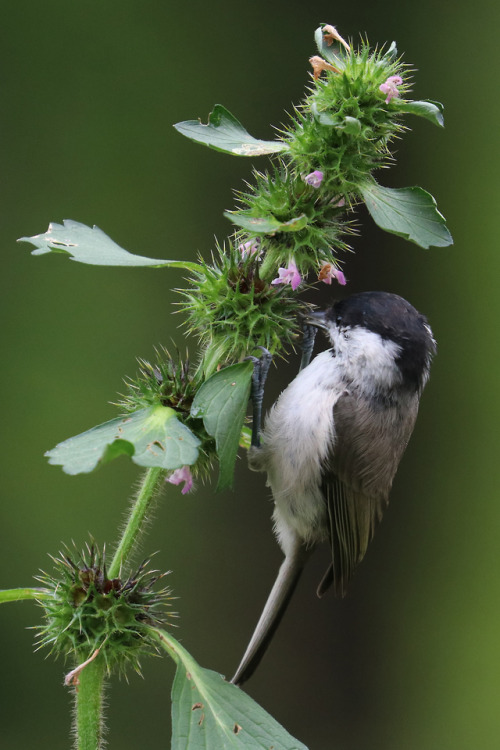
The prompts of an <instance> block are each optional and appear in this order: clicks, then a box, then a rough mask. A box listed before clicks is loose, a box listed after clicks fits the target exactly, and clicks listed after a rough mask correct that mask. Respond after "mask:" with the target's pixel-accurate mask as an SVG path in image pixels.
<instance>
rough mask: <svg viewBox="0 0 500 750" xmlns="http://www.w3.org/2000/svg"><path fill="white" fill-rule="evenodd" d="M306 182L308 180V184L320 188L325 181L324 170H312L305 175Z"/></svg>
mask: <svg viewBox="0 0 500 750" xmlns="http://www.w3.org/2000/svg"><path fill="white" fill-rule="evenodd" d="M304 182H307V184H308V185H310V186H311V187H313V188H319V186H320V185H321V183H322V182H323V172H320V171H319V169H316V170H315V171H314V172H311V173H310V174H308V175H306V176H305V177H304Z"/></svg>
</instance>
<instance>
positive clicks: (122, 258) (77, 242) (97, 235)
mask: <svg viewBox="0 0 500 750" xmlns="http://www.w3.org/2000/svg"><path fill="white" fill-rule="evenodd" d="M18 242H31V244H32V245H35V247H36V250H33V251H32V255H44V254H45V253H50V252H52V253H65V254H66V255H69V257H70V258H71V260H76V261H78V262H79V263H87V264H89V265H93V266H152V267H155V268H161V267H162V266H172V267H173V268H187V269H190V270H196V269H197V268H198V264H197V263H189V262H187V261H182V260H160V259H159V258H145V257H143V256H142V255H133V253H129V252H128V250H124V249H123V247H120V246H119V245H117V244H116V242H113V240H112V239H111V238H110V237H108V235H107V234H105V233H104V232H103V231H102V229H99V227H96V226H93V227H88V226H87V225H86V224H81V223H80V222H79V221H73V220H72V219H64V221H63V223H62V224H56V223H55V222H52V223H51V224H49V228H48V229H47V231H46V232H45V234H35V235H34V236H33V237H20V238H19V240H18Z"/></svg>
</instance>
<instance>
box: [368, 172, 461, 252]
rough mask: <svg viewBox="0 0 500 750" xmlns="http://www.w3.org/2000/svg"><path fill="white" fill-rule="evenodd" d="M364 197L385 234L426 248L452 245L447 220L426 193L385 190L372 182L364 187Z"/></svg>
mask: <svg viewBox="0 0 500 750" xmlns="http://www.w3.org/2000/svg"><path fill="white" fill-rule="evenodd" d="M361 195H362V196H363V200H364V201H365V203H366V207H367V208H368V211H369V212H370V214H371V215H372V218H373V220H374V221H375V223H376V224H378V225H379V227H381V228H382V229H385V230H386V232H392V234H397V235H398V236H399V237H404V238H405V239H408V240H411V242H415V243H416V244H417V245H420V247H425V248H428V247H431V246H433V247H446V246H447V245H452V244H453V238H452V236H451V234H450V233H449V231H448V229H447V227H446V224H445V219H444V216H442V214H440V213H439V211H438V209H437V206H436V201H435V200H434V198H433V197H432V195H431V194H430V193H428V192H427V191H426V190H423V189H422V188H420V187H409V188H401V189H392V188H386V187H382V186H381V185H378V184H377V183H376V182H375V181H373V182H367V183H365V184H364V185H363V186H362V187H361Z"/></svg>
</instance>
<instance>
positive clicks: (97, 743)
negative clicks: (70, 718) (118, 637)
mask: <svg viewBox="0 0 500 750" xmlns="http://www.w3.org/2000/svg"><path fill="white" fill-rule="evenodd" d="M105 669H106V664H105V662H104V659H103V658H102V657H100V656H98V657H97V659H95V660H94V661H92V662H91V663H90V664H87V665H86V667H85V668H84V669H82V671H81V672H80V674H79V676H78V687H77V688H76V691H75V702H76V712H75V713H76V745H75V748H76V750H101V748H103V747H104V744H103V739H102V736H103V726H104V724H103V693H104V675H105Z"/></svg>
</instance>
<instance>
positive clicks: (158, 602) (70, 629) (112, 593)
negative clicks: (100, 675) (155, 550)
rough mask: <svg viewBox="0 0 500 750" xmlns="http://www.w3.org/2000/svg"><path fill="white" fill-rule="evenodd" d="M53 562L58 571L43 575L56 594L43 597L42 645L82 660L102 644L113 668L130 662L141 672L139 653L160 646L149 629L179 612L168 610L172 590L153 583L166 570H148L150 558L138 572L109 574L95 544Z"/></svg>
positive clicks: (67, 552) (109, 669)
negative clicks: (122, 574)
mask: <svg viewBox="0 0 500 750" xmlns="http://www.w3.org/2000/svg"><path fill="white" fill-rule="evenodd" d="M53 561H54V564H55V572H54V574H52V575H49V574H48V573H42V574H41V575H40V576H39V577H38V580H39V581H40V583H42V584H43V586H44V587H45V588H46V589H47V591H48V592H49V593H50V594H51V596H45V597H44V598H43V599H42V600H41V601H40V606H41V607H42V608H43V610H44V619H45V622H44V624H43V625H40V626H38V627H37V628H36V629H37V630H38V641H37V645H38V646H39V647H42V646H46V647H48V648H50V650H51V652H53V653H55V654H56V655H59V654H62V655H63V656H65V657H67V656H71V657H72V658H76V659H77V660H80V661H83V660H84V659H87V658H88V657H89V656H90V655H91V654H92V653H93V652H94V651H95V650H96V649H100V654H101V656H102V658H103V659H104V661H105V664H106V669H107V672H108V673H111V672H114V671H117V672H119V673H124V672H125V671H126V669H127V667H129V666H132V667H133V669H135V670H136V671H137V672H139V673H140V664H139V659H140V657H141V656H142V655H144V654H147V653H153V652H154V651H155V650H156V649H155V644H154V641H153V640H152V639H151V637H150V628H151V627H158V626H160V625H161V624H164V623H166V622H168V620H169V619H170V618H172V617H175V615H173V614H172V613H171V612H169V611H168V609H167V607H168V606H169V603H170V600H171V599H172V596H171V591H170V589H168V588H163V589H160V590H157V589H154V588H153V587H154V585H155V584H156V582H157V581H159V580H161V579H162V578H163V577H164V576H165V575H166V574H164V573H158V571H151V570H149V569H148V565H149V560H146V561H145V562H143V563H142V565H140V566H139V568H138V569H137V570H136V571H135V572H134V573H132V574H130V575H128V576H126V577H125V576H120V577H119V578H112V579H110V578H109V577H108V575H107V570H106V561H105V554H104V552H100V551H99V550H98V549H97V547H96V545H95V544H94V543H92V544H90V545H87V546H86V549H85V550H83V551H82V552H78V551H77V550H76V548H75V549H74V550H69V549H66V550H65V551H64V552H62V553H60V556H59V557H58V558H53Z"/></svg>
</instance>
